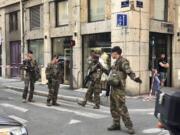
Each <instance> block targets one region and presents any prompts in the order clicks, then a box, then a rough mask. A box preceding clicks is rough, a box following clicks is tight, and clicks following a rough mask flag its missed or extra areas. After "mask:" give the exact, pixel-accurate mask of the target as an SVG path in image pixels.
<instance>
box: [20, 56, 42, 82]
mask: <svg viewBox="0 0 180 135" xmlns="http://www.w3.org/2000/svg"><path fill="white" fill-rule="evenodd" d="M21 69H23V70H24V71H25V77H26V78H30V79H34V80H36V79H35V78H36V70H39V68H38V64H37V62H36V60H34V59H32V60H27V59H25V60H24V61H23V65H22V66H21Z"/></svg>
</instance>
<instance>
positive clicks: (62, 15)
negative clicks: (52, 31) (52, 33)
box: [57, 0, 69, 26]
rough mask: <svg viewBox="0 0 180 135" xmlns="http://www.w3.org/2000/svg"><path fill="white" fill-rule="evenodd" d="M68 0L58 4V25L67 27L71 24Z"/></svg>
mask: <svg viewBox="0 0 180 135" xmlns="http://www.w3.org/2000/svg"><path fill="white" fill-rule="evenodd" d="M68 10H69V8H68V0H64V1H60V2H58V3H57V25H58V26H60V25H67V24H68V23H69V16H68V15H69V12H68Z"/></svg>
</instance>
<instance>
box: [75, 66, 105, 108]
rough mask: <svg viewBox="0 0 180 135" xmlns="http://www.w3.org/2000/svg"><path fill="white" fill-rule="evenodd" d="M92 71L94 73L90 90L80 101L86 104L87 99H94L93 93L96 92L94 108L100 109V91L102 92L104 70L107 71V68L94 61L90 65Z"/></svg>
mask: <svg viewBox="0 0 180 135" xmlns="http://www.w3.org/2000/svg"><path fill="white" fill-rule="evenodd" d="M89 70H90V71H89V72H92V74H91V75H90V78H91V80H90V84H89V87H88V90H87V92H86V95H85V99H84V101H82V102H80V103H78V104H80V105H82V106H85V105H86V103H87V101H92V95H93V94H94V104H95V106H94V109H99V108H100V93H101V92H102V90H101V76H102V74H103V72H106V69H104V68H103V67H102V65H101V64H100V63H93V64H92V65H91V66H90V69H89Z"/></svg>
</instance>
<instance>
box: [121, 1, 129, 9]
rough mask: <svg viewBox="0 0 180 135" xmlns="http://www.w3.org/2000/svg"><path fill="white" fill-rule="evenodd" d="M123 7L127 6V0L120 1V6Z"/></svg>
mask: <svg viewBox="0 0 180 135" xmlns="http://www.w3.org/2000/svg"><path fill="white" fill-rule="evenodd" d="M124 7H129V0H126V1H122V2H121V8H124Z"/></svg>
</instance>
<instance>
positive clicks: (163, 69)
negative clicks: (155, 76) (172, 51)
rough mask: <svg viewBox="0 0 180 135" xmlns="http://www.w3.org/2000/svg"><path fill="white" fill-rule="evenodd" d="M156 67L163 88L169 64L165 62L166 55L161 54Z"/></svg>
mask: <svg viewBox="0 0 180 135" xmlns="http://www.w3.org/2000/svg"><path fill="white" fill-rule="evenodd" d="M157 66H158V67H157V68H158V72H159V75H160V81H161V86H164V83H165V81H166V79H167V69H168V68H169V64H168V62H167V60H166V55H165V54H164V53H162V54H161V57H160V59H159V60H158V63H157Z"/></svg>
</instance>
